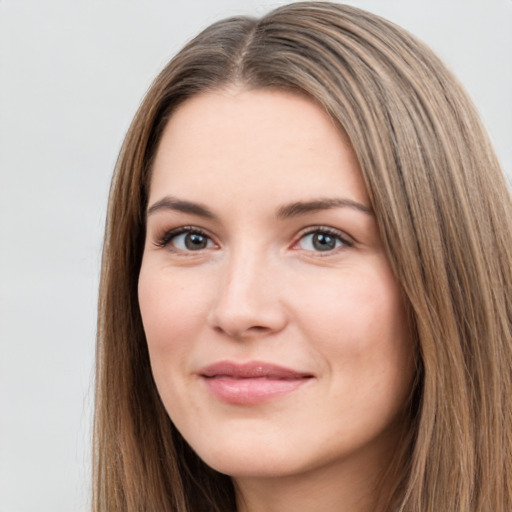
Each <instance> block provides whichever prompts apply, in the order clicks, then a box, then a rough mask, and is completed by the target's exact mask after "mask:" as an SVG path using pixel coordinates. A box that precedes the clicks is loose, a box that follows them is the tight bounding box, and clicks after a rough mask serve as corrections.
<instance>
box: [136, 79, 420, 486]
mask: <svg viewBox="0 0 512 512" xmlns="http://www.w3.org/2000/svg"><path fill="white" fill-rule="evenodd" d="M148 204H149V206H148V212H147V239H146V243H145V248H144V256H143V261H142V268H141V271H140V278H139V301H140V309H141V313H142V318H143V323H144V329H145V332H146V337H147V343H148V347H149V354H150V359H151V365H152V371H153V375H154V379H155V382H156V385H157V387H158V390H159V392H160V395H161V397H162V400H163V403H164V405H165V407H166V409H167V411H168V413H169V415H170V417H171V419H172V421H173V422H174V424H175V425H176V427H177V428H178V430H179V431H180V432H181V433H182V435H183V436H184V438H185V439H186V440H187V441H188V443H189V444H190V445H191V446H192V448H193V449H194V450H195V451H196V452H197V453H198V454H199V456H200V457H201V458H202V459H203V460H204V461H205V462H206V463H207V464H209V465H210V466H212V467H213V468H215V469H217V470H219V471H221V472H223V473H227V474H229V475H232V476H234V477H235V478H240V479H243V478H244V477H267V476H272V477H279V476H286V477H290V476H293V475H298V474H304V473H305V472H312V471H322V470H326V468H336V471H338V470H341V469H340V468H342V467H351V468H352V470H353V471H356V470H358V468H359V470H360V471H365V470H368V468H369V467H370V466H369V465H371V464H374V465H376V464H377V465H378V464H384V462H383V461H384V460H385V459H386V457H387V456H388V454H389V451H390V450H392V449H393V448H394V443H395V442H396V439H395V437H396V433H397V432H398V431H399V428H398V426H399V424H400V422H401V419H400V418H401V417H402V416H401V411H402V409H403V407H404V403H405V402H406V399H407V396H408V394H409V392H410V388H411V382H412V376H413V363H412V359H413V358H412V349H411V345H412V344H411V339H410V334H409V330H408V327H407V322H406V318H405V313H404V306H403V302H402V297H401V293H400V290H399V288H398V286H397V283H396V282H395V279H394V277H393V275H392V272H391V270H390V266H389V263H388V260H387V258H386V255H385V253H384V250H383V247H382V243H381V240H380V237H379V232H378V229H377V225H376V220H375V217H374V215H373V213H372V211H371V208H370V205H369V199H368V196H367V192H366V189H365V186H364V184H363V180H362V177H361V174H360V171H359V168H358V163H357V160H356V158H355V155H354V153H353V151H352V149H351V147H350V145H349V144H348V143H347V140H346V138H345V137H344V135H343V133H342V132H341V131H340V130H339V128H337V127H336V126H335V125H334V123H333V122H332V121H331V120H330V119H329V117H328V116H327V115H326V114H325V113H324V112H323V111H322V110H321V109H320V108H319V107H318V106H316V105H315V104H314V103H313V102H311V101H310V100H308V99H304V98H302V97H300V96H297V95H293V94H288V93H284V92H276V91H269V90H257V91H254V90H253V91H246V90H234V89H232V90H220V91H217V92H209V93H205V94H202V95H198V96H196V97H193V98H192V99H189V100H188V101H187V102H185V103H184V104H182V105H181V106H180V107H179V108H178V110H177V111H176V112H175V113H174V114H173V116H172V118H171V120H170V122H169V123H168V125H167V127H166V129H165V131H164V134H163V136H162V139H161V142H160V145H159V148H158V151H157V154H156V159H155V162H154V168H153V175H152V180H151V186H150V193H149V203H148ZM386 460H387V459H386Z"/></svg>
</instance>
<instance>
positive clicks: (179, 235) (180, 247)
mask: <svg viewBox="0 0 512 512" xmlns="http://www.w3.org/2000/svg"><path fill="white" fill-rule="evenodd" d="M156 245H157V246H159V247H169V248H170V249H171V250H176V251H182V252H191V251H201V250H203V249H211V248H214V247H216V245H215V244H214V243H213V241H212V239H211V238H210V237H209V236H208V235H207V234H206V233H204V232H203V231H201V230H199V229H197V228H193V227H183V228H178V229H173V230H171V231H168V232H167V233H166V234H165V235H164V236H163V237H162V238H161V239H160V240H159V241H158V242H156Z"/></svg>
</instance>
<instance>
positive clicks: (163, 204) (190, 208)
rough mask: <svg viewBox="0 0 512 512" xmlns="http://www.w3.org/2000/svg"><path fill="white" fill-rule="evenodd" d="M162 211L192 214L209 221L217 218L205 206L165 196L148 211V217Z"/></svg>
mask: <svg viewBox="0 0 512 512" xmlns="http://www.w3.org/2000/svg"><path fill="white" fill-rule="evenodd" d="M161 210H173V211H178V212H182V213H192V214H194V215H198V216H199V217H205V218H208V219H216V218H217V217H216V215H215V214H214V213H213V212H211V211H210V210H209V209H208V208H206V206H203V205H201V204H199V203H193V202H191V201H185V200H183V199H177V198H175V197H172V196H165V197H163V198H162V199H160V200H159V201H157V202H156V203H154V204H153V205H151V206H150V207H149V208H148V210H147V215H148V216H149V215H152V214H154V213H155V212H158V211H161Z"/></svg>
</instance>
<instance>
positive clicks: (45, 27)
mask: <svg viewBox="0 0 512 512" xmlns="http://www.w3.org/2000/svg"><path fill="white" fill-rule="evenodd" d="M282 3H285V2H281V1H264V0H238V1H237V0H215V1H210V0H203V1H201V0H188V1H187V2H185V1H183V2H182V1H176V0H167V1H162V0H160V1H152V2H143V1H142V0H139V1H134V0H101V1H100V0H92V1H91V0H89V1H87V2H86V1H78V0H76V1H71V0H26V1H25V0H0V170H1V175H0V235H1V237H0V512H73V511H85V510H87V506H88V496H89V487H90V480H89V471H90V463H89V459H90V437H91V407H92V376H93V366H94V363H93V355H94V337H95V316H96V315H95V307H96V306H95V302H96V295H97V284H98V273H99V261H100V251H101V240H102V229H103V218H104V214H105V206H106V199H107V191H108V184H109V179H110V174H111V171H112V169H113V166H114V163H115V160H116V156H117V152H118V150H119V147H120V144H121V141H122V139H123V136H124V133H125V131H126V129H127V127H128V124H129V122H130V119H131V117H132V115H133V114H134V112H135V110H136V108H137V106H138V104H139V102H140V100H141V98H142V96H143V94H144V92H145V91H146V89H147V87H148V85H149V83H150V81H151V80H152V78H153V77H154V76H155V75H156V73H157V72H158V70H159V69H160V68H161V67H162V66H163V65H164V64H165V62H166V61H167V60H168V59H169V58H170V56H172V54H174V53H175V52H176V51H177V50H178V49H179V47H181V45H182V44H183V43H184V42H185V41H186V40H187V39H189V38H190V37H192V36H193V35H195V33H197V32H198V31H199V30H200V29H201V28H203V27H204V26H206V25H207V24H209V23H211V22H212V21H214V20H217V19H219V18H221V17H225V16H229V15H233V14H239V13H249V14H263V13H265V12H266V11H268V10H269V9H270V8H272V7H275V6H277V5H281V4H282ZM348 3H351V4H353V5H356V6H359V7H362V8H366V9H368V10H371V11H373V12H376V13H378V14H381V15H383V16H385V17H387V18H389V19H391V20H393V21H395V22H397V23H399V24H401V25H402V26H404V27H406V28H408V29H409V30H410V31H412V32H413V33H414V34H416V35H418V36H419V37H420V38H422V39H423V40H425V41H426V42H428V43H429V44H430V45H431V46H432V47H433V48H434V49H435V50H436V51H437V52H438V53H439V54H440V55H441V56H442V57H443V58H444V60H445V61H446V62H447V63H448V65H449V66H450V67H451V68H452V69H453V70H454V71H455V72H456V74H457V75H458V76H459V77H460V79H461V80H462V82H463V83H464V84H465V85H466V87H467V89H468V90H469V92H470V94H471V96H472V97H473V99H474V100H475V102H476V103H477V106H478V108H479V109H480V111H481V114H482V116H483V118H484V121H485V123H486V125H487V126H488V128H489V130H490V133H491V136H492V138H493V140H494V143H495V146H496V149H497V152H498V155H499V157H500V159H501V161H502V164H503V166H504V168H505V169H506V170H507V172H508V174H509V176H511V175H512V144H511V140H512V0H429V1H427V0H402V1H400V0H373V1H372V0H360V1H351V2H348Z"/></svg>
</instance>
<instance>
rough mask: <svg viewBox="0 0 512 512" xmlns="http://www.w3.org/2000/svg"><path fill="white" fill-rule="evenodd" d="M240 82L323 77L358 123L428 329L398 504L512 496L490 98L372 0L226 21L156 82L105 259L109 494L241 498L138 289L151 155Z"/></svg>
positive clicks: (120, 174) (465, 505)
mask: <svg viewBox="0 0 512 512" xmlns="http://www.w3.org/2000/svg"><path fill="white" fill-rule="evenodd" d="M229 84H237V85H241V86H243V87H246V88H269V87H270V88H277V89H283V90H287V91H296V92H297V93H299V94H303V95H307V96H308V97H310V98H311V99H312V100H314V101H315V102H317V103H318V104H319V105H321V106H322V107H323V108H324V109H325V110H326V111H327V112H328V113H329V114H330V116H331V117H332V118H333V120H334V121H335V122H337V123H338V124H339V126H340V128H341V129H343V130H344V131H345V132H346V134H347V135H348V137H349V139H350V141H351V143H352V146H353V148H354V150H355V153H356V154H357V156H358V159H359V163H360V167H361V170H362V173H363V176H364V180H365V183H366V186H367V189H368V192H369V195H370V199H371V203H372V207H373V210H374V212H375V215H376V218H377V221H378V224H379V228H380V231H381V236H382V239H383V241H384V245H385V248H386V250H387V254H388V257H389V260H390V262H391V265H392V267H393V269H394V272H395V275H396V278H397V280H398V282H399V283H400V285H401V287H402V288H403V291H404V295H405V297H406V300H407V303H408V308H409V311H410V317H411V324H412V326H413V330H414V332H415V333H416V339H415V340H413V342H414V343H416V344H417V352H418V377H417V379H416V387H415V389H414V392H413V393H412V394H411V403H410V407H409V409H410V418H409V420H410V428H409V431H410V432H409V437H408V438H407V439H405V440H404V443H403V447H402V450H401V452H400V455H399V456H397V458H396V460H395V464H394V466H393V468H392V469H391V472H392V474H393V475H394V480H395V487H394V488H393V492H392V499H391V501H390V503H389V506H388V508H387V510H389V511H411V512H412V511H415V512H440V511H443V512H444V511H464V512H477V511H478V512H483V511H489V512H490V511H492V512H510V510H512V478H511V475H512V398H511V397H512V256H511V253H512V204H511V198H510V193H509V191H508V187H507V184H506V182H505V179H504V177H503V175H502V173H501V171H500V168H499V164H498V162H497V160H496V158H495V156H494V153H493V150H492V148H491V145H490V143H489V141H488V138H487V135H486V133H485V130H484V129H483V127H482V125H481V123H480V121H479V119H478V116H477V114H476V112H475V109H474V107H473V106H472V104H471V102H470V101H469V100H468V98H467V96H466V94H465V93H464V91H463V90H462V88H461V86H460V85H459V84H458V82H457V81H456V79H455V78H454V77H453V76H452V75H451V74H450V73H449V72H448V71H447V70H446V68H445V67H444V66H443V65H442V64H441V63H440V61H439V59H438V58H437V57H436V56H435V55H433V53H432V52H431V51H430V50H429V49H428V48H426V47H425V46H424V45H423V44H421V43H420V42H418V41H417V40H416V39H415V38H413V37H412V36H411V35H409V34H408V33H407V32H405V31H404V30H402V29H400V28H398V27H396V26H395V25H393V24H392V23H389V22H387V21H385V20H383V19H381V18H379V17H377V16H374V15H372V14H369V13H366V12H364V11H361V10H359V9H356V8H353V7H349V6H343V5H336V4H330V3H324V2H311V3H309V2H305V3H295V4H291V5H289V6H285V7H282V8H279V9H277V10H275V11H273V12H272V13H270V14H268V15H267V16H265V17H263V18H261V19H259V20H254V19H250V18H242V17H239V18H232V19H228V20H225V21H221V22H219V23H216V24H214V25H212V26H210V27H209V28H207V29H206V30H205V31H204V32H202V33H201V34H200V35H199V36H198V37H196V38H195V39H194V40H193V41H191V42H190V43H189V44H188V45H187V46H186V47H185V48H184V49H183V50H182V51H181V52H180V53H179V54H178V55H177V56H176V57H175V58H174V59H173V60H172V61H171V62H170V63H169V64H168V65H167V67H166V68H165V69H164V70H163V71H162V73H161V74H160V75H159V76H158V77H157V79H156V80H155V82H154V83H153V85H152V86H151V88H150V90H149V92H148V94H147V96H146V98H145V99H144V101H143V103H142V105H141V107H140V109H139V111H138V112H137V114H136V116H135V119H134V120H133V123H132V125H131V127H130V129H129V131H128V134H127V136H126V139H125V142H124V145H123V148H122V150H121V154H120V156H119V160H118V163H117V166H116V171H115V175H114V178H113V182H112V188H111V195H110V200H109V209H108V217H107V227H106V234H105V245H104V253H103V264H102V265H103V266H102V275H101V287H100V301H99V323H98V347H97V383H96V414H95V435H94V497H93V507H94V510H95V511H96V512H107V511H108V512H121V511H122V512H135V511H137V512H140V511H157V510H158V511H174V512H178V511H179V512H204V511H206V510H211V511H218V512H221V511H222V512H226V511H230V510H231V511H232V510H235V498H234V489H233V485H232V483H231V480H230V478H229V477H227V476H226V475H221V474H218V473H216V472H215V471H213V470H212V469H210V468H208V467H207V466H206V465H205V464H204V463H203V462H202V461H201V460H200V459H199V458H198V457H197V456H196V455H195V453H194V452H193V451H192V450H191V449H190V448H189V447H188V445H187V444H186V443H185V442H184V441H183V439H182V438H181V436H180V434H179V433H178V432H177V431H176V429H175V428H174V426H173V424H172V422H171V420H170V419H169V417H168V416H167V414H166V412H165V409H164V407H163V406H162V403H161V402H160V399H159V396H158V393H157V391H156V387H155V384H154V382H153V378H152V375H151V368H150V364H149V358H148V352H147V348H146V341H145V337H144V332H143V328H142V322H141V318H140V312H139V307H138V300H137V280H138V274H139V269H140V264H141V258H142V250H143V244H144V237H145V214H144V212H145V208H146V199H147V190H148V184H149V180H150V172H151V162H152V158H153V156H154V154H155V151H156V147H157V145H158V142H159V139H160V136H161V134H162V130H163V128H164V127H165V125H166V123H167V121H168V119H169V118H170V116H171V115H172V113H173V110H174V109H175V108H176V106H177V105H178V104H180V103H181V102H183V101H185V100H186V99H187V98H189V97H191V96H193V95H195V94H199V93H201V92H204V91H208V90H212V89H215V88H221V87H223V86H227V85H229Z"/></svg>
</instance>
